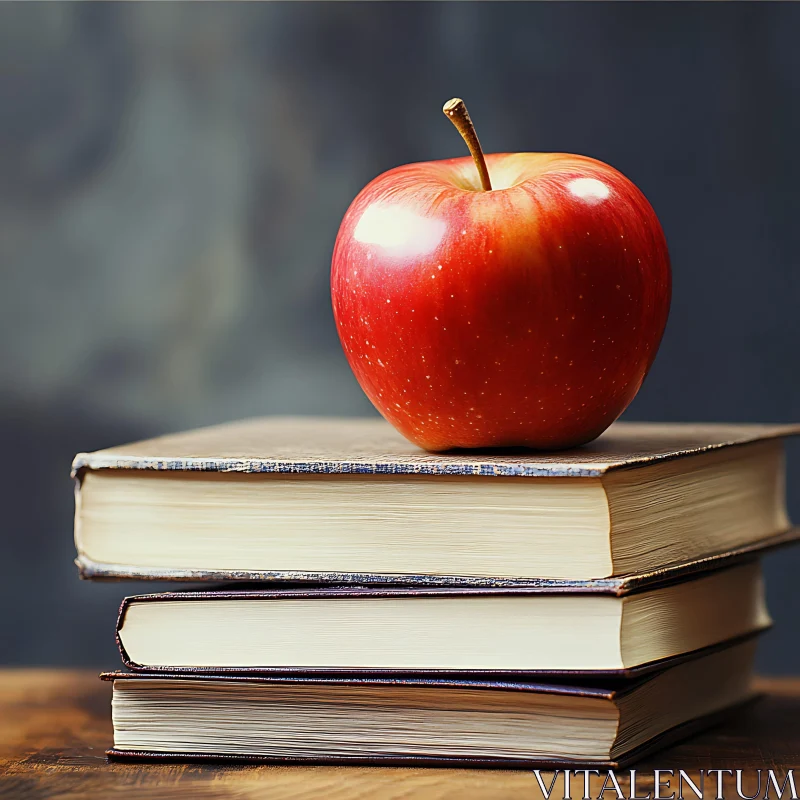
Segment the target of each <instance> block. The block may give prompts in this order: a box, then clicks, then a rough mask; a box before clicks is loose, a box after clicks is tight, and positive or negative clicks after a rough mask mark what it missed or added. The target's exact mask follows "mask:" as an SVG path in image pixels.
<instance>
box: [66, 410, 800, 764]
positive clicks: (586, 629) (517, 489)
mask: <svg viewBox="0 0 800 800" xmlns="http://www.w3.org/2000/svg"><path fill="white" fill-rule="evenodd" d="M796 432H797V428H796V427H788V426H783V427H778V426H761V425H644V424H632V423H628V424H626V423H617V424H615V425H613V426H612V427H611V428H610V429H609V431H608V432H607V433H605V434H604V435H603V436H602V437H600V439H598V440H597V441H596V442H594V443H592V444H591V445H588V446H585V447H582V448H578V449H576V450H573V451H569V452H564V453H556V454H542V453H531V452H521V451H520V452H508V453H499V452H488V453H466V452H465V453H456V454H430V453H425V452H423V451H421V450H417V449H416V448H414V447H413V446H412V445H410V444H408V443H407V442H406V441H405V440H404V439H402V438H401V437H400V436H399V434H397V433H395V432H394V430H393V429H392V428H391V427H390V426H389V425H388V424H387V423H385V422H383V421H379V420H355V421H354V420H324V419H305V420H297V419H269V420H255V421H249V422H243V423H235V424H230V425H222V426H218V427H214V428H208V429H204V430H199V431H194V432H190V433H184V434H178V435H173V436H165V437H162V438H159V439H154V440H151V441H146V442H140V443H138V444H132V445H126V446H124V447H118V448H113V449H110V450H103V451H99V452H96V453H89V454H81V455H78V456H77V457H76V459H75V462H74V471H75V476H76V479H77V487H78V488H77V492H76V499H77V508H76V516H75V538H76V544H77V549H78V559H77V563H78V565H79V568H80V570H81V574H82V576H83V577H85V578H97V579H99V578H103V579H108V578H120V579H143V580H148V579H150V580H154V579H159V580H163V579H172V580H175V581H181V580H183V581H208V582H214V583H213V585H209V587H208V589H207V590H205V591H174V592H165V593H160V594H146V595H141V596H136V597H129V598H127V599H126V600H125V601H124V602H123V605H122V608H121V610H120V614H119V618H118V624H117V641H118V644H119V648H120V651H121V654H122V659H123V662H124V664H125V666H126V667H127V668H128V671H126V672H115V673H110V674H105V675H104V676H103V677H104V678H105V679H107V680H111V681H113V704H112V705H113V720H114V746H113V749H111V750H110V751H109V755H111V756H113V757H120V758H121V757H133V758H172V759H176V758H178V759H232V758H234V759H241V760H251V761H257V760H268V761H286V762H294V761H306V760H307V761H314V762H334V763H370V762H373V761H382V762H387V763H396V764H405V763H414V764H451V763H465V764H472V765H476V764H480V765H493V766H529V765H542V766H545V765H563V764H587V765H595V766H598V765H602V766H609V767H614V766H618V765H619V764H620V763H623V762H630V761H631V760H635V759H636V758H637V757H638V756H639V755H641V754H642V753H643V752H645V751H646V750H650V749H653V748H655V747H658V746H660V745H662V744H664V743H666V742H667V741H670V740H673V739H675V738H677V737H679V736H683V735H686V734H687V733H688V732H690V731H692V730H695V729H697V728H698V727H699V726H701V725H706V724H710V723H711V722H712V721H714V720H716V719H718V718H719V716H720V715H721V714H722V713H724V712H727V711H730V710H731V709H734V708H736V707H738V706H740V705H741V704H743V703H746V702H748V701H749V700H750V699H751V698H752V696H753V695H752V686H751V677H752V670H753V657H754V651H755V646H756V641H755V640H756V635H757V634H758V633H759V632H760V631H763V630H764V629H766V628H767V627H768V626H769V625H770V619H769V616H768V613H767V610H766V607H765V603H764V587H763V582H762V574H761V566H760V560H759V556H760V555H761V554H762V553H763V552H764V551H766V550H767V549H768V548H774V547H777V546H779V545H783V544H786V543H788V542H791V541H793V540H794V539H795V537H796V534H795V532H794V531H793V529H792V528H790V525H789V521H788V519H787V516H786V509H785V501H784V454H783V443H782V438H783V437H785V436H787V435H790V434H793V433H796ZM220 582H222V584H221V583H220Z"/></svg>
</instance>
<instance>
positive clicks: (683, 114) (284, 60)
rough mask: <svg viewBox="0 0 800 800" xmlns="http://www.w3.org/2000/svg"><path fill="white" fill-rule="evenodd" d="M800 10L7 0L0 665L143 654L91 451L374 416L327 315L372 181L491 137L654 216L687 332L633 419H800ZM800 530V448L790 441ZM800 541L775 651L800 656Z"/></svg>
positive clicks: (499, 146)
mask: <svg viewBox="0 0 800 800" xmlns="http://www.w3.org/2000/svg"><path fill="white" fill-rule="evenodd" d="M798 30H800V6H798V5H790V4H774V5H773V4H768V3H761V4H755V3H754V4H746V3H745V4H716V3H713V4H708V5H706V4H641V5H639V4H627V3H620V4H613V5H606V4H603V3H578V4H560V3H543V4H536V5H533V4H531V5H527V4H517V3H511V4H505V3H472V2H470V3H460V2H449V3H442V4H433V3H422V4H405V3H387V4H384V3H375V4H367V3H352V4H351V3H324V4H316V3H297V4H282V3H281V4H278V3H276V4H266V5H256V4H249V3H248V4H234V3H228V4H217V3H206V4H166V3H158V4H150V3H140V4H78V3H76V4H69V3H51V4H31V5H28V4H2V6H0V270H1V272H0V452H2V458H1V459H0V460H1V461H2V465H1V466H0V470H2V473H1V474H0V504H1V505H2V513H3V524H2V527H1V528H0V548H1V549H0V564H2V581H0V662H5V663H12V664H57V663H58V664H76V665H77V664H82V665H92V666H96V667H110V668H114V667H116V666H117V663H118V661H117V656H116V651H115V648H114V645H113V637H112V633H113V628H114V621H115V615H116V607H117V604H118V601H119V599H120V598H121V597H122V596H123V595H124V594H130V593H135V592H142V591H147V590H149V589H151V588H152V586H148V585H144V584H88V583H83V582H80V581H79V580H78V578H77V573H76V571H75V569H74V567H73V565H72V558H73V546H72V516H71V515H72V485H71V483H70V480H69V465H70V461H71V459H72V456H73V455H74V453H75V452H76V451H79V450H92V449H97V448H101V447H107V446H110V445H114V444H119V443H121V442H123V441H127V440H132V439H137V438H142V437H147V436H151V435H155V434H159V433H163V432H166V431H170V430H175V429H181V428H188V427H193V426H197V425H203V424H209V423H214V422H218V421H222V420H227V419H232V418H237V417H243V416H248V415H259V414H269V413H301V414H331V415H335V414H342V415H358V414H370V413H374V412H373V411H372V408H371V406H370V405H369V403H368V401H367V400H366V399H365V398H364V396H363V395H362V393H361V391H360V389H359V387H358V385H357V384H356V382H355V380H354V378H353V377H352V375H351V374H350V372H349V369H348V367H347V364H346V362H345V360H344V358H343V356H342V353H341V351H340V348H339V343H338V340H337V337H336V332H335V329H334V325H333V318H332V315H331V311H330V300H329V290H328V275H329V267H330V255H331V250H332V245H333V240H334V237H335V235H336V231H337V228H338V225H339V222H340V220H341V217H342V215H343V213H344V211H345V209H346V208H347V205H348V204H349V202H350V200H351V199H352V198H353V197H354V195H355V194H356V193H357V192H358V190H359V189H360V188H361V187H362V186H363V185H364V184H365V183H367V181H369V180H370V179H371V178H373V177H374V176H375V175H376V174H378V173H380V172H382V171H384V170H386V169H389V168H390V167H393V166H396V165H398V164H402V163H405V162H409V161H416V160H428V159H435V158H443V157H451V156H455V155H462V154H464V152H465V150H464V146H463V144H462V142H461V141H460V139H458V137H457V134H456V133H455V131H454V130H453V128H452V126H451V125H450V124H449V123H448V122H447V120H446V119H445V118H444V117H443V116H442V114H441V111H440V108H441V104H442V102H443V101H444V100H446V99H447V98H449V97H451V96H453V95H460V96H462V97H464V98H465V99H466V100H467V102H468V104H469V108H470V111H471V112H472V116H473V119H474V120H475V121H476V124H477V126H478V130H479V133H480V136H481V141H482V142H483V144H484V146H485V147H486V149H487V150H488V151H515V150H545V151H548V150H550V151H552V150H556V151H558V150H562V151H568V152H576V153H583V154H586V155H590V156H593V157H595V158H599V159H602V160H604V161H608V162H610V163H611V164H613V165H614V166H615V167H617V168H618V169H620V170H621V171H622V172H624V173H625V174H627V175H628V176H629V177H630V178H632V179H633V180H634V181H635V182H636V183H637V184H638V185H639V186H640V187H641V188H642V190H643V191H644V192H645V194H646V195H647V196H648V198H649V199H650V201H651V203H652V204H653V206H654V207H655V209H656V211H657V213H658V215H659V217H660V219H661V221H662V224H663V227H664V229H665V231H666V234H667V238H668V241H669V246H670V251H671V255H672V262H673V268H674V300H673V308H672V315H671V318H670V323H669V326H668V328H667V333H666V336H665V339H664V343H663V346H662V348H661V352H660V355H659V357H658V359H657V360H656V363H655V366H654V368H653V370H652V372H651V374H650V377H649V378H648V380H647V381H646V383H645V385H644V387H643V389H642V391H641V392H640V394H639V396H638V397H637V399H636V400H635V401H634V403H633V405H632V406H631V407H630V409H629V411H628V412H627V414H626V418H628V419H649V420H687V421H688V420H701V421H702V420H720V421H764V422H771V421H781V422H782V421H797V420H800V373H798V355H797V353H798V347H799V346H800V313H799V311H798V307H799V306H800V265H799V264H798V256H797V251H798V247H800V243H799V242H798V230H799V229H798V218H800V189H799V188H798V187H800V166H798V164H799V162H798V153H797V147H798V142H800V48H798V47H797V40H796V35H797V31H798ZM789 453H790V473H789V496H790V511H791V512H792V514H793V517H794V519H795V520H797V521H800V447H798V446H797V445H790V448H789ZM798 574H800V550H797V551H792V550H789V551H785V552H782V553H780V554H776V555H773V556H771V557H770V558H769V559H768V578H769V600H770V602H771V608H772V611H773V615H774V617H775V618H776V621H777V622H778V626H777V628H776V630H775V631H774V632H773V633H771V634H769V635H768V637H767V638H766V640H765V641H764V643H763V646H762V650H761V667H762V669H763V670H764V671H767V672H774V673H781V672H800V640H799V639H798V636H797V623H796V620H797V618H798V615H800V589H798V587H797V584H798V580H797V576H798Z"/></svg>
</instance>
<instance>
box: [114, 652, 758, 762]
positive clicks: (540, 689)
mask: <svg viewBox="0 0 800 800" xmlns="http://www.w3.org/2000/svg"><path fill="white" fill-rule="evenodd" d="M755 646H756V643H755V640H754V639H752V638H751V639H747V640H745V641H739V642H737V643H734V644H731V645H729V646H727V647H724V648H721V649H716V650H713V651H711V652H706V653H705V654H703V655H699V656H698V657H696V658H693V659H690V660H685V661H682V662H680V663H677V664H675V665H673V666H666V667H665V668H664V669H663V670H660V671H659V672H656V673H652V674H650V675H648V676H647V677H645V678H642V679H640V680H636V681H627V682H617V683H616V684H608V683H607V684H605V685H603V686H594V687H591V686H574V685H564V684H555V683H553V684H545V683H526V682H522V681H487V680H481V681H473V680H448V679H421V678H407V679H403V678H380V677H352V678H348V677H330V678H324V677H318V676H314V677H302V676H299V675H286V676H279V675H271V676H268V677H267V676H231V675H226V676H215V675H209V674H207V673H203V674H199V675H196V676H187V674H186V673H185V672H184V673H180V674H174V675H169V674H165V673H163V672H159V673H135V674H134V673H125V672H113V673H104V674H103V675H102V676H101V677H102V678H103V679H104V680H110V681H113V682H114V691H113V704H112V705H113V720H114V747H113V748H112V749H111V750H109V751H108V755H109V756H110V757H112V758H136V759H181V760H183V759H186V760H188V759H200V760H220V761H273V762H289V763H292V762H316V763H339V764H348V763H349V764H358V763H362V764H366V763H377V762H380V763H385V764H406V765H408V764H416V765H465V766H492V767H531V766H542V767H545V766H551V767H554V766H565V765H581V764H586V765H592V766H603V767H609V768H616V767H619V766H622V765H624V764H628V763H631V762H632V761H634V760H636V759H637V758H639V757H640V756H642V755H643V754H644V753H645V752H650V751H652V750H654V749H658V748H659V747H661V746H662V745H666V744H668V743H670V742H672V741H675V740H676V739H678V738H682V737H683V736H685V735H688V734H689V733H691V732H693V731H695V730H697V729H698V728H700V727H703V726H707V725H710V724H713V723H714V722H716V721H718V720H719V719H720V716H721V715H722V714H723V713H725V712H726V711H730V710H732V709H733V708H736V707H737V706H740V705H742V704H743V703H746V702H747V701H748V700H750V699H752V697H753V693H752V688H751V683H752V680H751V679H752V670H753V659H754V655H755Z"/></svg>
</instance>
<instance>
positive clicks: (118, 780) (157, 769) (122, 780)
mask: <svg viewBox="0 0 800 800" xmlns="http://www.w3.org/2000/svg"><path fill="white" fill-rule="evenodd" d="M761 688H762V689H763V690H765V691H766V692H767V693H768V695H767V697H766V698H765V699H763V700H762V701H760V702H759V703H758V704H757V705H755V706H753V707H751V708H750V709H748V710H747V711H744V712H742V713H741V714H739V715H738V716H737V717H736V718H735V719H733V720H731V721H729V722H728V723H726V724H725V725H724V726H721V727H718V728H717V729H715V730H711V731H709V732H708V733H705V734H702V735H700V736H697V737H695V738H694V739H692V740H691V741H689V742H686V743H684V744H681V745H679V746H677V747H672V748H670V749H669V750H666V751H663V752H661V753H660V754H659V755H657V756H654V757H652V758H650V759H648V760H647V762H646V763H642V764H639V765H637V769H639V770H640V771H641V772H640V777H641V778H642V779H643V780H641V781H639V782H637V785H638V793H639V795H642V794H647V792H648V791H651V790H652V788H653V782H652V772H650V774H649V775H648V774H647V771H652V769H654V768H674V769H678V768H682V769H685V770H687V771H689V770H697V769H700V768H706V769H709V768H715V769H724V768H732V769H736V768H738V769H743V770H749V771H750V773H751V774H747V775H746V778H747V783H746V784H745V786H749V785H751V783H750V782H751V780H752V781H754V780H755V775H756V773H755V770H756V769H757V768H760V769H762V770H766V769H768V768H772V769H775V770H782V774H785V771H786V769H787V768H789V767H797V766H798V765H800V679H772V680H762V681H761ZM110 692H111V686H110V685H109V684H107V683H101V682H100V681H99V680H98V679H97V677H96V674H95V673H92V672H87V671H62V670H36V669H30V670H0V797H2V798H4V800H12V799H13V798H37V800H38V798H58V799H59V800H67V799H68V798H79V797H96V798H102V799H103V800H105V798H117V797H121V798H137V799H140V800H156V799H158V800H162V798H164V799H165V800H166V799H167V798H172V797H185V798H192V799H193V800H195V799H197V800H205V798H217V797H220V798H238V800H256V798H268V799H269V800H280V799H281V798H291V799H292V800H305V799H306V798H320V799H321V800H322V799H324V800H345V799H346V800H361V799H362V798H363V800H382V799H383V798H392V799H393V800H401V799H402V800H408V799H409V798H425V799H426V800H428V799H429V798H430V799H431V800H434V799H435V800H443V799H444V798H448V799H449V800H473V798H509V797H523V798H538V797H540V796H541V791H540V790H539V788H538V784H537V783H536V780H535V778H534V776H533V774H532V773H530V772H523V771H506V770H470V769H463V770H457V769H398V768H378V767H280V766H238V767H237V766H225V767H213V766H200V765H194V764H178V765H176V764H159V765H143V764H126V763H119V762H117V763H113V762H111V763H110V762H108V761H107V760H106V757H105V755H104V750H105V749H106V748H107V747H108V746H109V745H110V744H111V738H112V734H111V718H110V713H111V712H110ZM618 774H619V775H620V776H621V777H623V778H624V777H625V776H627V772H626V771H624V772H619V773H618ZM715 780H716V779H715ZM731 780H732V779H731ZM765 780H766V777H765ZM621 783H623V785H624V783H625V782H624V781H621ZM797 783H798V790H800V770H798V774H797ZM557 787H558V788H556V790H555V792H554V793H553V798H560V797H563V790H562V789H561V787H560V785H557ZM600 788H601V785H600V784H598V785H597V786H596V787H595V782H594V781H593V791H594V795H593V796H597V794H596V793H597V791H598V790H599V789H600ZM754 791H755V789H754V788H752V789H750V790H749V793H750V794H752V793H753V792H754ZM582 794H583V790H582V786H581V787H580V788H579V784H577V783H574V784H573V795H572V796H573V797H581V796H582ZM665 794H666V796H669V792H666V793H665ZM693 796H694V795H692V794H688V797H693ZM705 796H706V797H708V798H713V797H714V796H715V790H714V789H712V788H711V785H710V784H709V783H707V784H706V793H705ZM729 796H730V797H736V796H737V795H736V792H735V788H734V784H733V783H731V784H730V791H728V790H727V789H726V791H725V797H729ZM759 796H760V797H763V789H762V792H761V794H760V795H759ZM770 796H772V797H774V796H775V795H774V792H772V793H771V795H770ZM788 796H789V794H788V792H787V793H785V794H784V797H788ZM604 797H605V798H606V800H608V798H616V797H617V795H616V793H615V792H614V791H611V790H610V789H609V790H608V791H607V792H606V793H605V794H604Z"/></svg>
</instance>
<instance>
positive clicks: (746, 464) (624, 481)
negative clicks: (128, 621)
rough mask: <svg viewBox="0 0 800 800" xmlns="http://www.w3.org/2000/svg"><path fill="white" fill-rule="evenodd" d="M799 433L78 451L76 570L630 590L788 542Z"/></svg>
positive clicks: (349, 424)
mask: <svg viewBox="0 0 800 800" xmlns="http://www.w3.org/2000/svg"><path fill="white" fill-rule="evenodd" d="M798 430H800V426H786V425H784V426H776V425H714V424H702V425H688V424H658V425H654V424H640V423H623V422H618V423H615V424H614V425H612V426H611V428H609V430H608V431H607V432H606V433H604V434H603V435H602V436H601V437H600V438H599V439H597V440H596V441H595V442H593V443H591V444H589V445H586V446H584V447H580V448H577V449H575V450H570V451H566V452H560V453H538V452H531V451H503V452H499V451H498V452H481V453H476V452H466V451H465V452H457V453H444V454H433V453H426V452H424V451H422V450H419V449H418V448H416V447H415V446H414V445H412V444H410V443H409V442H407V441H406V440H405V439H403V438H402V437H401V436H400V435H399V434H398V433H396V432H395V431H394V429H393V428H392V427H391V426H389V425H388V423H386V422H384V421H382V420H373V419H369V420H366V419H365V420H353V419H349V420H348V419H319V418H297V419H294V418H268V419H256V420H249V421H244V422H236V423H231V424H227V425H219V426H215V427H211V428H204V429H201V430H197V431H190V432H187V433H180V434H175V435H170V436H163V437H160V438H157V439H151V440H149V441H144V442H138V443H136V444H130V445H125V446H123V447H116V448H111V449H109V450H100V451H98V452H95V453H82V454H79V455H78V456H76V458H75V460H74V462H73V474H74V475H75V477H76V479H77V489H76V512H75V542H76V546H77V550H78V559H77V563H78V565H79V567H80V569H81V574H82V576H83V577H88V578H153V579H164V578H167V579H176V580H180V579H184V580H259V579H261V580H263V579H272V580H306V581H328V582H345V583H346V582H355V583H381V582H389V583H391V582H397V583H426V584H436V583H439V584H459V583H463V584H469V585H497V584H514V583H526V584H529V583H531V582H536V581H539V582H543V583H544V584H548V583H552V584H554V585H555V586H556V588H558V584H559V583H563V584H564V586H565V588H568V587H569V586H573V587H576V588H580V587H581V586H582V585H584V584H585V585H586V587H588V588H591V585H592V584H593V583H594V582H597V581H600V582H601V583H602V582H603V581H605V582H606V583H605V588H606V590H608V588H609V587H611V588H612V589H614V588H615V587H616V588H617V589H620V590H627V589H629V588H630V585H628V586H625V585H624V584H625V578H626V576H628V578H631V576H641V575H643V574H647V573H657V572H660V571H663V570H664V569H667V571H669V569H670V568H677V567H679V566H680V565H686V564H687V563H691V562H695V563H697V562H703V560H704V559H707V558H709V557H718V556H722V557H724V556H725V554H731V553H734V552H741V551H748V550H752V549H757V548H760V547H762V546H765V545H768V544H769V543H770V542H771V541H773V540H778V541H779V540H780V539H781V534H784V532H785V531H787V530H788V528H789V521H788V518H787V515H786V508H785V500H784V454H783V444H782V441H781V439H782V437H785V436H789V435H793V434H795V433H797V432H798ZM632 580H635V579H632Z"/></svg>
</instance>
